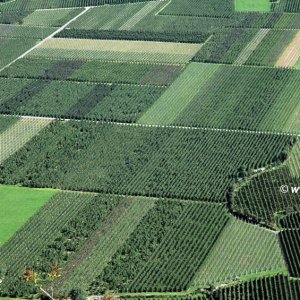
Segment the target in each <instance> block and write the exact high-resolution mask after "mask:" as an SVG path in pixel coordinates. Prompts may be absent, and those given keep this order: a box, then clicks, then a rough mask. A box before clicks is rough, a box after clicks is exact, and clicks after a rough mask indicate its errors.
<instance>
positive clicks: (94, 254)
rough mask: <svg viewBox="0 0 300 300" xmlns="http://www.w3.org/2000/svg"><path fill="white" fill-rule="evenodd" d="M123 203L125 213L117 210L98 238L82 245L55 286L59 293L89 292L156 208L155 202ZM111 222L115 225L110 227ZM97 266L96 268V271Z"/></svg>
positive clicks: (151, 200)
mask: <svg viewBox="0 0 300 300" xmlns="http://www.w3.org/2000/svg"><path fill="white" fill-rule="evenodd" d="M121 201H122V202H123V204H122V203H121V205H123V206H124V205H127V207H126V206H125V210H122V208H121V212H117V210H118V209H119V210H120V208H119V207H118V206H117V207H115V209H114V210H113V211H112V212H111V214H110V215H109V216H108V218H107V220H105V221H104V222H103V223H101V225H100V227H99V229H97V230H96V232H95V233H96V235H95V234H93V235H92V237H91V238H90V239H88V240H87V241H86V246H83V249H81V250H80V253H79V254H75V255H74V256H73V258H72V259H71V260H70V261H69V263H68V265H67V266H66V267H65V268H64V271H63V273H62V277H61V279H60V281H59V282H58V283H56V285H57V286H58V288H60V290H62V291H68V290H70V288H72V287H73V286H74V285H76V286H80V287H81V288H84V289H88V287H89V284H90V283H91V282H92V281H93V279H94V278H95V277H96V276H97V275H98V274H100V273H101V272H102V271H103V269H104V268H105V266H106V265H107V263H108V262H109V261H110V260H111V258H112V256H113V255H114V254H115V252H116V251H117V250H118V249H119V248H120V247H121V246H122V245H123V244H124V243H125V242H126V240H127V239H128V237H129V236H130V234H132V232H133V231H134V230H135V228H136V226H137V225H138V224H139V222H141V220H142V218H143V217H144V216H145V215H146V214H147V212H148V211H149V210H150V209H151V208H152V207H153V206H154V205H155V200H154V199H143V198H127V199H126V198H125V199H123V200H121ZM124 203H125V204H124ZM126 203H127V204H126ZM119 206H120V205H119ZM112 222H113V223H114V224H111V223H112ZM95 265H96V266H97V268H94V266H95ZM74 266H76V268H74Z"/></svg>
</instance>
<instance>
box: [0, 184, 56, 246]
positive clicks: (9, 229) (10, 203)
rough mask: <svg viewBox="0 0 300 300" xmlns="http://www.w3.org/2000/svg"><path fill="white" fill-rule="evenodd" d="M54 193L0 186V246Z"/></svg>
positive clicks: (54, 192)
mask: <svg viewBox="0 0 300 300" xmlns="http://www.w3.org/2000/svg"><path fill="white" fill-rule="evenodd" d="M55 194H56V191H51V190H38V189H30V188H21V187H13V186H0V195H1V197H0V199H1V200H0V205H1V213H0V220H1V221H0V232H1V239H0V246H2V245H3V244H4V243H5V242H7V241H8V240H9V239H10V238H11V237H12V236H13V235H14V234H15V232H16V231H18V230H19V229H20V228H21V227H22V226H23V225H24V224H25V223H26V222H27V220H28V219H29V218H30V217H31V216H33V215H34V214H35V213H36V212H37V211H38V210H39V209H40V208H41V207H42V206H43V205H44V204H45V203H46V202H47V201H48V200H49V199H50V198H51V197H52V196H54V195H55Z"/></svg>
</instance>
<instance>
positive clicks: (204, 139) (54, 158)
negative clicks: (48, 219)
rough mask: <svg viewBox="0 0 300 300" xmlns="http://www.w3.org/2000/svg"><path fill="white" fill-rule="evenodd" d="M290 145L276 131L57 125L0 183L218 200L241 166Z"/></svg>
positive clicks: (280, 155) (279, 156) (264, 160)
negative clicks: (107, 145) (267, 132)
mask: <svg viewBox="0 0 300 300" xmlns="http://www.w3.org/2000/svg"><path fill="white" fill-rule="evenodd" d="M66 136H68V139H67V140H66ZM103 141H107V142H108V143H110V145H111V148H107V147H106V146H105V144H104V143H103ZM199 141H201V142H200V143H199ZM291 143H292V137H290V136H287V135H279V134H260V133H257V134H254V133H247V132H245V133H239V132H238V133H237V132H230V131H228V132H227V131H215V130H204V129H196V130H194V129H180V130H178V129H177V128H159V127H157V128H151V127H144V126H130V125H127V126H124V125H109V124H96V123H91V122H87V123H86V122H78V121H69V122H59V121H58V122H55V123H52V124H50V126H49V127H47V128H46V130H44V131H43V133H42V134H40V135H39V136H37V137H36V138H35V139H33V140H32V141H31V142H30V143H28V144H27V145H26V147H23V149H21V150H20V151H19V152H18V153H16V155H15V156H13V157H11V158H10V159H8V160H6V161H5V162H4V163H3V165H2V172H1V179H0V180H1V183H8V184H17V183H20V184H25V185H29V186H47V187H64V188H65V189H75V190H86V191H101V192H113V193H122V194H132V193H134V194H138V195H145V196H149V195H150V196H156V195H157V196H163V197H165V196H166V197H176V198H184V199H195V200H196V199H201V198H202V199H207V200H210V201H211V200H213V201H218V202H219V201H224V198H225V195H226V191H227V189H228V185H229V183H230V181H231V178H234V177H235V176H237V175H238V169H239V168H240V167H242V166H243V165H245V168H246V170H251V169H256V168H259V167H264V166H266V165H269V164H272V163H280V162H281V161H282V160H284V159H285V156H284V153H285V151H287V150H288V149H289V148H290V145H291ZM152 145H155V146H152ZM218 145H220V146H218ZM221 145H222V146H221ZM232 145H234V146H232ZM78 149H80V151H78ZM111 149H114V151H112V150H111ZM125 149H126V151H124V150H125ZM237 153H239V154H237ZM19 157H22V161H21V162H20V158H19ZM92 157H93V159H91V158H92ZM47 161H48V162H49V161H51V167H50V168H49V167H48V163H47ZM65 161H68V164H67V165H66V164H65ZM94 161H97V162H98V163H97V164H95V163H94ZM86 170H89V172H86ZM200 170H202V172H200ZM204 170H205V172H203V171H204ZM78 172H82V177H81V178H80V180H79V179H78V177H77V174H78ZM99 172H100V173H99ZM170 172H171V173H172V174H173V176H172V178H171V177H170V176H169V174H170ZM29 174H31V175H29ZM46 174H47V175H46ZM191 174H192V176H191ZM162 182H163V183H164V184H162ZM212 187H213V188H212ZM212 189H213V191H212Z"/></svg>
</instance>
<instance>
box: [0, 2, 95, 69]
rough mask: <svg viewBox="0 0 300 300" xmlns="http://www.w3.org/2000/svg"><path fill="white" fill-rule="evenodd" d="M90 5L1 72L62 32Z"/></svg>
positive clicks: (87, 8) (87, 9) (88, 8)
mask: <svg viewBox="0 0 300 300" xmlns="http://www.w3.org/2000/svg"><path fill="white" fill-rule="evenodd" d="M90 8H91V7H90V6H89V7H85V10H84V11H82V12H81V13H79V14H78V15H77V16H76V17H74V18H73V19H71V20H70V21H68V22H67V23H65V24H64V25H63V26H61V27H60V28H58V29H57V30H56V31H54V32H52V33H51V34H50V35H49V36H47V37H46V38H45V39H43V40H41V41H40V42H39V43H37V44H36V45H35V46H33V47H32V48H30V49H29V50H27V51H26V52H24V53H23V54H21V55H20V56H18V57H17V58H16V59H14V60H13V61H11V62H10V63H9V64H7V65H6V66H4V67H3V68H1V69H0V72H2V71H3V70H5V69H6V68H8V67H9V66H11V65H12V64H13V63H15V62H16V61H17V60H19V59H21V58H23V57H25V56H26V55H27V54H28V53H30V52H31V51H33V50H34V49H36V48H38V47H39V46H41V45H42V44H43V43H44V42H46V41H48V40H49V39H51V38H53V37H54V36H55V35H56V34H58V33H59V32H61V31H62V30H64V29H65V28H66V27H67V26H68V25H69V24H70V23H72V22H73V21H75V20H77V19H78V18H79V17H80V16H82V15H83V14H85V13H86V12H87V11H89V10H90Z"/></svg>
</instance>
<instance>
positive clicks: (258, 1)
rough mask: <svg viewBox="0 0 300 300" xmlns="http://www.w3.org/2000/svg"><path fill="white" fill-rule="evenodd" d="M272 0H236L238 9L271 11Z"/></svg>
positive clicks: (236, 8)
mask: <svg viewBox="0 0 300 300" xmlns="http://www.w3.org/2000/svg"><path fill="white" fill-rule="evenodd" d="M270 9H271V2H270V1H269V0H235V10H236V11H262V12H266V11H270Z"/></svg>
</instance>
